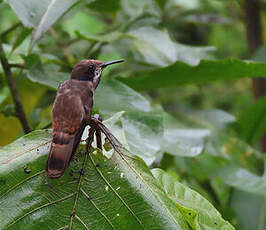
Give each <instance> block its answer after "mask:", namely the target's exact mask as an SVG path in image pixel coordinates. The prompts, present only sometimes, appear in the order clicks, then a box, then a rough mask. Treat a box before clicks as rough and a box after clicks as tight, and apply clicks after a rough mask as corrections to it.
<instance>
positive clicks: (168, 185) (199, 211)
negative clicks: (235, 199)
mask: <svg viewBox="0 0 266 230" xmlns="http://www.w3.org/2000/svg"><path fill="white" fill-rule="evenodd" d="M152 174H153V175H154V177H155V178H156V179H157V180H158V182H159V183H160V185H161V186H162V187H163V188H164V190H165V192H166V193H167V195H168V197H169V198H170V199H172V201H173V202H174V203H175V204H176V206H177V207H178V209H179V210H180V212H181V213H182V214H183V215H184V216H185V218H186V220H187V222H188V223H189V225H190V227H191V228H192V229H193V230H197V229H201V230H204V229H206V230H207V229H223V230H225V229H227V230H229V229H234V227H233V226H232V225H231V224H230V223H229V222H228V221H225V220H224V219H223V218H222V216H221V214H220V213H219V212H218V211H217V210H216V209H215V208H214V206H213V205H212V204H211V203H210V202H209V201H208V200H206V199H205V198H204V197H202V196H201V195H200V194H198V193H197V192H195V191H193V190H192V189H190V188H188V187H186V186H185V185H183V184H181V183H179V182H178V181H176V180H175V179H174V178H173V177H171V176H170V175H169V174H167V173H166V172H164V171H163V170H161V169H152Z"/></svg>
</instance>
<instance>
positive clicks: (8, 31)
mask: <svg viewBox="0 0 266 230" xmlns="http://www.w3.org/2000/svg"><path fill="white" fill-rule="evenodd" d="M20 25H21V22H18V23H16V24H14V25H13V26H11V27H10V28H8V29H6V30H5V31H3V32H2V33H1V34H0V37H1V38H3V37H4V36H6V35H7V34H8V33H10V32H11V31H13V30H15V29H16V28H17V27H18V26H20Z"/></svg>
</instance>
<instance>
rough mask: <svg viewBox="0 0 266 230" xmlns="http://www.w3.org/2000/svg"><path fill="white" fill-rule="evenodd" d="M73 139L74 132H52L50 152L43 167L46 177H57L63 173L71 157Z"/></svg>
mask: <svg viewBox="0 0 266 230" xmlns="http://www.w3.org/2000/svg"><path fill="white" fill-rule="evenodd" d="M74 139H75V135H74V134H69V133H64V132H54V137H53V141H52V144H51V149H50V153H49V156H48V159H47V162H46V167H45V172H46V175H47V177H48V178H59V177H61V176H62V175H63V174H64V172H65V170H66V168H67V166H68V165H69V162H70V159H71V155H72V151H73V145H74Z"/></svg>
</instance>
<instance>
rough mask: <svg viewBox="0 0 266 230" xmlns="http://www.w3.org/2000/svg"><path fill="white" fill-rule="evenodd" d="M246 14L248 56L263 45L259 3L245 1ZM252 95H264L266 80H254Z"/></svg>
mask: <svg viewBox="0 0 266 230" xmlns="http://www.w3.org/2000/svg"><path fill="white" fill-rule="evenodd" d="M244 8H245V14H246V33H247V41H248V49H249V54H250V56H251V55H253V54H254V52H255V51H256V50H257V49H258V48H259V47H260V46H262V45H263V35H262V20H261V15H260V1H259V0H245V3H244ZM252 84H253V95H254V98H255V99H256V100H257V99H259V98H260V97H263V96H265V95H266V79H265V78H254V79H253V80H252ZM260 146H261V147H260V148H261V151H262V152H266V133H264V135H263V136H262V138H261V139H260Z"/></svg>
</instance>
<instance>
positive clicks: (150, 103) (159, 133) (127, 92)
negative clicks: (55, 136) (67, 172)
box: [0, 0, 266, 230]
mask: <svg viewBox="0 0 266 230" xmlns="http://www.w3.org/2000/svg"><path fill="white" fill-rule="evenodd" d="M265 4H266V2H263V3H262V5H263V7H264V8H265V6H266V5H265ZM262 17H263V18H265V12H264V11H263V12H262ZM0 21H1V23H0V38H1V39H0V41H1V44H2V46H3V48H4V51H5V53H6V56H7V58H8V61H9V63H10V64H19V65H20V66H19V67H18V68H11V70H12V75H13V76H14V78H15V82H16V84H17V86H18V91H19V95H20V97H21V100H22V103H23V106H24V109H25V112H26V115H27V118H28V121H29V123H30V126H31V128H32V129H33V130H37V129H44V128H50V127H51V106H52V103H53V100H54V97H55V94H56V89H57V87H58V85H59V83H60V82H62V81H65V80H66V79H68V78H69V76H70V71H71V69H72V67H73V65H74V64H75V63H77V62H78V61H79V60H82V59H88V58H93V59H100V60H104V61H105V60H112V59H116V58H123V59H125V60H126V62H125V64H123V65H118V66H117V67H115V68H110V69H108V70H105V72H104V74H103V76H102V78H103V81H102V82H101V85H100V86H99V88H98V89H97V91H96V94H95V106H94V112H97V113H100V114H101V116H102V117H103V118H104V120H106V119H108V121H107V124H109V127H110V128H111V131H112V132H113V133H114V135H115V136H117V138H118V139H119V140H120V141H121V142H122V143H123V144H124V145H125V146H126V147H128V148H129V149H130V151H131V152H132V153H134V154H136V155H138V156H140V157H141V158H142V159H143V160H144V161H145V162H146V164H147V165H148V166H150V168H154V167H158V168H160V169H153V170H152V173H153V175H154V177H155V178H156V179H157V180H158V181H157V182H156V183H158V184H159V185H160V186H161V188H160V192H162V191H163V192H165V194H167V196H166V195H165V194H164V196H163V197H167V198H164V199H169V200H171V202H173V203H174V204H175V205H176V206H177V209H178V210H179V211H180V213H181V214H182V217H183V219H182V221H183V220H185V221H184V223H186V224H184V225H182V226H190V228H192V229H207V227H206V226H205V227H204V224H206V223H207V225H209V224H210V223H211V224H212V225H209V227H210V226H213V224H214V223H216V222H212V220H213V219H211V221H209V220H208V218H209V217H208V218H207V222H206V220H205V219H204V218H205V217H206V216H207V215H208V211H209V212H210V213H211V214H210V216H211V217H210V218H214V219H215V218H218V219H219V221H218V222H219V224H222V225H221V226H224V227H228V228H226V229H231V226H229V224H228V225H227V223H226V222H225V221H224V220H223V219H222V218H221V217H220V214H219V213H218V212H217V211H216V210H215V208H216V209H217V210H218V211H219V212H220V213H221V214H222V217H223V218H224V219H225V220H228V221H229V222H230V223H231V224H233V225H234V227H235V228H236V229H244V230H249V229H254V230H255V229H256V230H264V229H265V227H266V201H265V200H266V177H265V175H266V174H265V169H266V167H265V162H266V161H265V156H264V155H263V154H262V153H260V152H259V150H258V146H257V142H258V140H259V138H260V137H261V136H262V135H263V133H265V131H266V120H265V117H266V103H265V98H262V99H261V100H259V101H258V102H256V103H253V98H252V93H251V79H250V78H251V77H257V76H266V74H265V71H266V64H265V47H262V48H261V49H259V50H258V51H257V52H256V55H255V56H254V60H255V61H256V62H250V61H245V60H246V59H248V58H249V57H248V52H247V41H246V34H245V33H246V32H245V26H244V19H243V6H242V1H235V0H227V1H221V0H145V1H143V0H134V1H132V0H123V1H122V0H121V1H118V0H115V1H111V0H108V1H107V0H94V1H92V0H86V1H76V0H71V1H67V0H63V1H60V2H59V1H51V0H46V1H34V0H28V1H18V0H9V1H6V2H3V1H1V2H0ZM10 28H11V29H10ZM21 66H23V68H20V67H21ZM247 77H250V78H247ZM130 87H132V88H130ZM135 90H137V91H140V90H142V91H141V92H137V91H135ZM16 115H17V114H16V109H15V107H14V104H13V101H12V96H11V94H10V90H9V87H8V84H7V80H6V77H5V74H4V71H3V68H2V66H1V68H0V124H1V126H0V136H1V139H0V145H2V146H5V145H7V144H9V143H10V142H12V141H14V140H15V139H17V138H18V137H21V136H22V135H23V130H22V129H21V124H20V123H19V121H18V119H17V117H16ZM35 132H39V131H35ZM31 135H32V136H31ZM85 135H86V134H84V137H85ZM46 136H47V135H46V134H42V133H41V134H40V136H34V133H33V134H30V136H26V137H23V138H22V139H20V140H23V141H25V143H28V144H32V142H28V141H32V139H33V140H35V141H36V142H37V143H35V142H34V144H36V145H37V146H39V145H41V144H42V143H43V142H42V141H44V140H46V138H47V137H46ZM38 138H40V139H38ZM42 139H43V140H42ZM46 141H47V140H46ZM25 148H26V147H23V146H18V145H17V142H14V143H13V144H11V145H8V146H5V147H2V148H0V163H1V162H4V160H5V161H6V158H5V157H8V154H7V153H8V152H9V151H11V150H12V151H13V150H14V151H20V150H21V149H22V150H23V151H25V152H29V153H30V154H32V153H31V150H28V149H27V148H26V149H25ZM36 148H37V147H36ZM1 151H2V152H1ZM1 154H2V155H1ZM5 154H6V155H5ZM43 154H47V149H46V150H43ZM15 155H16V154H15ZM33 156H34V157H33V158H34V159H28V158H22V160H21V162H24V161H28V162H31V161H32V165H33V167H34V169H36V168H38V169H40V170H41V168H40V167H41V166H42V165H43V164H40V162H39V161H42V162H43V160H42V158H40V159H41V160H40V159H39V158H38V156H36V155H33ZM1 159H2V160H3V161H1ZM36 159H37V160H36ZM21 162H20V166H21V165H22V163H21ZM24 163H25V162H24ZM73 164H74V166H73V167H76V166H75V164H76V163H73ZM20 166H19V167H20ZM19 167H18V166H16V167H15V166H14V167H13V168H12V170H14V171H13V172H12V173H14V175H19V172H20V171H19V169H20V168H19ZM140 168H142V169H143V168H145V166H141V167H140ZM0 169H1V164H0ZM161 169H163V170H164V171H162V170H161ZM144 171H145V172H146V173H149V174H150V176H151V172H150V171H149V170H148V169H147V168H145V170H144ZM0 172H1V170H0ZM3 172H4V173H3V174H2V175H5V176H6V173H7V172H8V170H7V169H6V168H3ZM17 173H18V174H17ZM92 173H95V170H92ZM122 173H124V171H122ZM169 174H170V175H171V177H170V176H169ZM0 175H1V174H0ZM12 175H13V174H12ZM7 177H8V175H7ZM10 177H11V176H10ZM8 179H10V178H8ZM67 180H68V179H67ZM180 182H181V183H180ZM134 183H135V182H134ZM154 183H155V182H154ZM158 184H156V186H159V185H158ZM105 185H106V184H105V183H101V184H100V185H99V186H105ZM0 186H1V177H0ZM7 186H10V185H7ZM35 186H37V187H38V186H41V185H37V184H36V185H35ZM183 186H184V187H183ZM186 186H189V187H190V188H192V189H193V190H195V191H197V192H198V193H200V194H201V195H202V196H204V197H205V198H206V199H207V200H208V201H209V202H210V203H212V205H213V206H214V207H215V208H213V206H211V205H210V203H209V202H208V201H207V200H206V199H205V198H203V197H202V196H200V195H199V194H198V193H196V192H195V191H193V190H191V189H189V188H188V187H186ZM127 188H128V189H132V188H129V187H127ZM38 189H41V191H44V190H42V189H43V188H42V187H38V188H37V189H36V190H38ZM184 190H185V191H187V192H188V193H189V194H190V196H189V199H188V202H187V203H186V200H185V199H184V197H183V196H182V195H180V194H182V192H183V191H184ZM38 191H39V190H38ZM45 191H46V190H45ZM24 195H25V194H24ZM0 197H1V194H0ZM142 198H144V200H145V199H146V198H145V196H144V197H141V199H142ZM196 198H199V200H200V201H202V203H201V202H199V200H197V199H196ZM11 199H13V198H12V197H11ZM27 199H31V197H30V198H29V197H27ZM169 200H168V202H170V201H169ZM197 202H199V203H197ZM205 204H206V206H204V207H208V208H207V209H203V210H200V209H199V207H200V205H205ZM22 211H23V210H22ZM133 212H135V209H134V210H133ZM136 212H137V211H136ZM188 213H190V214H188ZM217 213H218V214H217ZM191 214H193V215H194V216H192V217H191V216H188V215H191ZM14 218H15V217H14ZM125 218H127V217H125ZM164 218H165V216H164ZM202 220H203V221H202ZM182 223H183V222H182ZM223 224H224V225H223ZM125 226H126V225H125ZM187 228H188V227H187ZM187 228H186V227H184V229H187ZM77 229H79V228H77ZM212 229H215V227H212ZM217 229H221V228H217Z"/></svg>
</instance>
